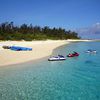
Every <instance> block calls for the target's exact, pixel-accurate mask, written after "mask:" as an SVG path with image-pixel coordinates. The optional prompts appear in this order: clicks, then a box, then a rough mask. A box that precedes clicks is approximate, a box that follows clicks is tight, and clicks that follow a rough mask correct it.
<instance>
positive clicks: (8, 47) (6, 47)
mask: <svg viewBox="0 0 100 100" xmlns="http://www.w3.org/2000/svg"><path fill="white" fill-rule="evenodd" d="M2 48H4V49H10V48H11V47H10V46H6V45H4V46H2Z"/></svg>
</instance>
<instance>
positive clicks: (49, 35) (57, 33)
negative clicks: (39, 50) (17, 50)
mask: <svg viewBox="0 0 100 100" xmlns="http://www.w3.org/2000/svg"><path fill="white" fill-rule="evenodd" d="M79 38H80V37H78V34H77V33H75V32H71V31H66V30H65V29H62V28H55V27H54V28H52V29H51V28H49V27H48V26H45V27H43V28H41V27H40V26H34V27H33V26H32V24H30V25H29V26H28V25H27V24H22V25H21V26H19V27H18V26H14V24H13V22H10V23H9V22H5V23H1V24H0V40H26V41H32V40H46V39H52V40H58V39H61V40H63V39H79Z"/></svg>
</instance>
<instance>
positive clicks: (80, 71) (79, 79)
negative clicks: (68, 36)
mask: <svg viewBox="0 0 100 100" xmlns="http://www.w3.org/2000/svg"><path fill="white" fill-rule="evenodd" d="M87 49H95V50H97V54H87V53H85V51H86V50H87ZM72 51H77V52H79V53H80V56H79V57H75V58H67V60H66V61H54V62H50V61H47V58H45V59H43V60H40V61H38V62H35V63H33V62H31V63H26V64H20V65H16V66H15V65H13V66H7V67H1V68H0V100H100V42H78V43H72V44H70V45H67V46H66V45H64V46H61V47H59V48H57V49H56V50H54V52H53V55H57V54H63V55H67V54H68V53H70V52H72Z"/></svg>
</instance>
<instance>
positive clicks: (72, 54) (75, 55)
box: [67, 52, 79, 57]
mask: <svg viewBox="0 0 100 100" xmlns="http://www.w3.org/2000/svg"><path fill="white" fill-rule="evenodd" d="M77 56H79V53H77V52H74V53H71V54H70V53H69V54H68V55H67V57H77Z"/></svg>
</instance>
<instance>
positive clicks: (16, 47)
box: [10, 46, 32, 51]
mask: <svg viewBox="0 0 100 100" xmlns="http://www.w3.org/2000/svg"><path fill="white" fill-rule="evenodd" d="M10 49H11V50H14V51H32V48H28V47H21V46H11V47H10Z"/></svg>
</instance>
